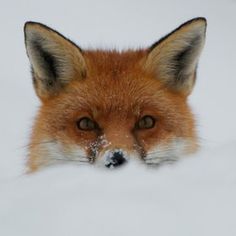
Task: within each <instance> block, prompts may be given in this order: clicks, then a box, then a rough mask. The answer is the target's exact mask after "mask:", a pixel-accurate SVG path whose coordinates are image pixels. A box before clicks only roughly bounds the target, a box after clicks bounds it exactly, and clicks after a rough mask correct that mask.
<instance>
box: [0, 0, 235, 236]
mask: <svg viewBox="0 0 236 236" xmlns="http://www.w3.org/2000/svg"><path fill="white" fill-rule="evenodd" d="M235 10H236V2H235V1H233V0H225V1H211V0H210V1H193V0H191V1H190V0H188V1H187V0H181V1H170V0H165V1H164V0H163V1H161V0H160V1H152V0H149V1H147V0H146V1H144V0H143V1H134V0H129V1H125V0H120V1H108V0H107V1H106V0H102V1H92V0H88V1H72V0H67V1H66V2H65V1H60V2H59V1H46V0H41V1H27V0H21V1H2V2H1V9H0V22H1V23H0V24H1V30H2V37H1V44H0V52H1V57H2V60H1V65H2V66H1V70H0V81H1V87H0V94H1V99H0V107H1V116H0V121H1V122H0V145H1V155H0V235H4V236H15V235H17V236H31V235H34V236H37V235H57V236H60V235H83V236H87V235H104V236H105V235H162V236H165V235H180V236H185V235H186V236H189V235H191V236H194V235H198V236H199V235H201V236H205V235H207V236H209V235H214V236H218V235H219V236H220V235H227V236H234V235H236V224H235V219H236V202H235V199H236V123H235V120H236V110H235V101H236V93H235V88H236V79H235V78H234V77H235V72H234V71H235V62H236V53H235V52H236V44H235V37H236V28H235V26H234V24H235V23H236V14H235ZM196 16H205V17H206V18H207V19H208V30H207V42H206V45H205V48H204V52H203V54H202V56H201V59H200V64H199V71H198V80H197V84H196V86H195V89H194V91H193V94H192V95H191V96H190V103H191V105H192V107H193V111H194V113H195V114H196V117H197V121H198V130H199V134H200V137H201V144H202V150H201V151H200V152H199V153H198V154H196V155H193V156H191V157H188V158H186V159H182V160H181V161H180V162H178V163H176V164H174V165H170V166H163V167H161V168H147V167H145V166H143V165H142V164H138V163H132V162H131V163H129V164H128V165H126V166H125V167H124V168H121V169H118V170H112V169H111V170H109V169H103V168H95V167H93V166H73V165H64V166H56V167H54V168H49V169H46V170H44V171H41V172H38V173H37V174H34V175H28V176H27V175H25V174H24V163H25V156H26V153H27V140H28V136H29V133H30V127H31V125H32V122H33V117H34V115H35V112H36V110H37V107H38V106H39V101H38V100H37V98H36V96H35V94H34V91H33V88H32V84H31V82H30V71H29V62H28V59H27V57H26V53H25V49H24V38H23V30H22V28H23V24H24V22H25V21H27V20H34V21H39V22H42V23H46V24H48V25H49V26H52V27H53V28H55V29H57V30H58V31H60V32H61V33H63V34H64V35H66V36H68V37H69V38H71V39H73V40H75V41H76V42H77V43H78V44H79V45H80V46H81V47H89V46H92V47H96V46H97V47H108V48H111V47H113V46H114V45H117V47H118V48H119V49H120V48H128V47H129V46H133V47H135V48H136V47H139V46H148V45H151V44H152V43H153V42H155V41H156V40H158V39H159V38H160V37H161V36H163V35H164V34H166V33H168V32H169V31H171V30H173V29H174V28H175V27H177V26H178V25H179V24H181V23H183V22H184V21H186V20H188V19H191V18H193V17H196Z"/></svg>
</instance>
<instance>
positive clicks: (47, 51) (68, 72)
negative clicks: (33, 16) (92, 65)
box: [24, 22, 86, 99]
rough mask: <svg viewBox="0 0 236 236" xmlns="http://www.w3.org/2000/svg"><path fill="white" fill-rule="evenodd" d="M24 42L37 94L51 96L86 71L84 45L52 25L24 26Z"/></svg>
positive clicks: (41, 96) (31, 23)
mask: <svg viewBox="0 0 236 236" xmlns="http://www.w3.org/2000/svg"><path fill="white" fill-rule="evenodd" d="M24 33H25V45H26V50H27V55H28V57H29V60H30V63H31V66H32V74H33V80H34V86H35V90H36V93H37V95H38V96H39V97H40V98H41V99H44V98H49V97H51V96H53V95H56V94H58V92H59V91H60V90H61V89H62V88H63V87H64V86H65V85H66V84H68V83H69V82H70V81H71V80H72V79H75V78H76V79H82V78H84V77H85V75H86V65H85V60H84V58H83V56H82V51H81V49H80V48H79V47H78V46H76V45H75V44H74V43H73V42H71V41H70V40H68V39H66V38H65V37H64V36H62V35H61V34H59V33H58V32H56V31H54V30H52V29H51V28H49V27H47V26H45V25H42V24H40V23H35V22H27V23H26V24H25V27H24Z"/></svg>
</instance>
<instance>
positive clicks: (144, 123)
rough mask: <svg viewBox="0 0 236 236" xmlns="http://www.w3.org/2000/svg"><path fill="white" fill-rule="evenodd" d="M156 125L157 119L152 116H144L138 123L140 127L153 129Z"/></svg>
mask: <svg viewBox="0 0 236 236" xmlns="http://www.w3.org/2000/svg"><path fill="white" fill-rule="evenodd" d="M154 125H155V119H154V118H153V117H152V116H143V117H142V118H141V119H140V120H139V121H138V123H137V128H138V129H151V128H153V127H154Z"/></svg>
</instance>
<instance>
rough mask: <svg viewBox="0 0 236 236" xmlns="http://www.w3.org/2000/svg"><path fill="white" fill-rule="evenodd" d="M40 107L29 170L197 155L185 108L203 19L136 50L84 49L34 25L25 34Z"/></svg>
mask: <svg viewBox="0 0 236 236" xmlns="http://www.w3.org/2000/svg"><path fill="white" fill-rule="evenodd" d="M24 32H25V44H26V50H27V55H28V57H29V60H30V63H31V68H32V77H33V84H34V88H35V91H36V94H37V96H38V97H39V98H40V100H41V107H40V109H39V112H38V114H37V116H36V119H35V123H34V127H33V131H32V135H31V141H30V145H29V161H28V167H29V169H30V170H31V171H34V170H37V169H39V168H41V167H44V166H47V165H51V164H53V163H58V162H74V163H95V164H96V163H97V164H100V165H103V166H107V167H115V166H119V165H121V164H123V163H125V162H127V161H128V160H130V159H139V160H143V161H144V163H147V164H160V163H162V162H166V161H173V160H176V159H178V158H179V157H181V156H182V155H184V154H187V153H191V152H194V151H195V150H196V148H197V137H196V131H195V122H194V117H193V115H192V113H191V110H190V108H189V106H188V104H187V98H188V95H189V94H190V93H191V91H192V89H193V86H194V83H195V79H196V68H197V64H198V59H199V55H200V53H201V51H202V48H203V45H204V41H205V32H206V20H205V19H204V18H195V19H193V20H191V21H188V22H186V23H184V24H183V25H181V26H180V27H179V28H177V29H176V30H174V31H173V32H171V33H170V34H168V35H167V36H165V37H163V38H162V39H160V40H159V41H158V42H156V43H155V44H153V45H152V46H151V47H149V48H145V49H140V50H127V51H124V52H120V51H115V50H110V51H109V50H108V51H107V50H82V49H81V48H80V47H78V46H77V45H76V44H75V43H73V42H72V41H70V40H69V39H67V38H65V37H64V36H62V35H61V34H59V33H58V32H57V31H55V30H53V29H51V28H49V27H47V26H45V25H42V24H40V23H35V22H27V23H26V24H25V28H24Z"/></svg>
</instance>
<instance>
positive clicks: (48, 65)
mask: <svg viewBox="0 0 236 236" xmlns="http://www.w3.org/2000/svg"><path fill="white" fill-rule="evenodd" d="M32 46H33V47H34V50H36V51H37V52H38V53H39V57H40V58H39V60H42V67H43V70H45V72H46V77H47V78H42V79H45V83H46V86H48V87H52V86H53V85H54V83H55V82H56V80H57V78H58V77H59V72H58V69H57V68H58V62H57V60H56V58H55V57H54V56H53V55H51V54H50V53H49V52H47V51H45V50H44V49H43V48H42V46H41V44H40V43H39V42H37V41H34V42H32Z"/></svg>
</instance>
